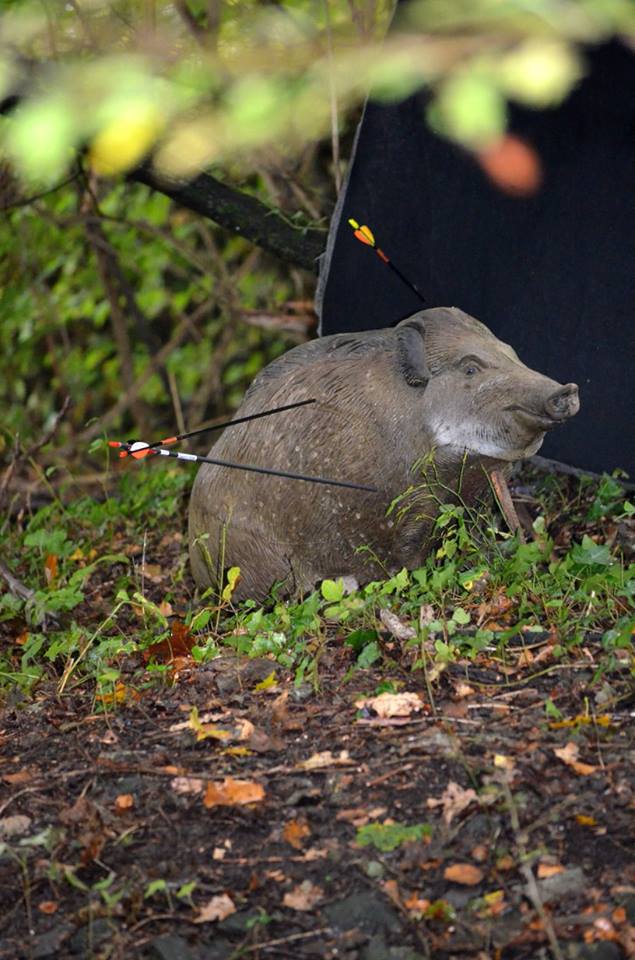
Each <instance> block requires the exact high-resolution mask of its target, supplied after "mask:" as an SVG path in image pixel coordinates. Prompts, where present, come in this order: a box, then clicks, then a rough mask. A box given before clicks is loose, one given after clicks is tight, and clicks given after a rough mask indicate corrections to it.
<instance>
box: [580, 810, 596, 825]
mask: <svg viewBox="0 0 635 960" xmlns="http://www.w3.org/2000/svg"><path fill="white" fill-rule="evenodd" d="M575 819H576V823H579V824H580V826H581V827H597V825H598V822H597V820H596V819H595V817H589V816H587V815H586V814H584V813H576V815H575Z"/></svg>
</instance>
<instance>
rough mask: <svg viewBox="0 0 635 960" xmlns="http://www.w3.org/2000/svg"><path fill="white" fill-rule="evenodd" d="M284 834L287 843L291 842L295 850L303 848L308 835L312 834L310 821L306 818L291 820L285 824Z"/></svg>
mask: <svg viewBox="0 0 635 960" xmlns="http://www.w3.org/2000/svg"><path fill="white" fill-rule="evenodd" d="M282 836H283V837H284V839H285V840H286V842H287V843H289V844H291V846H292V847H293V848H294V850H301V849H302V842H303V841H304V840H305V839H306V837H310V836H311V830H310V829H309V825H308V823H306V822H305V821H304V820H289V822H288V823H286V824H285V826H284V830H283V831H282Z"/></svg>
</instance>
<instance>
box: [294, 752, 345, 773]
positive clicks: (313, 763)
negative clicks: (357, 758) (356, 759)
mask: <svg viewBox="0 0 635 960" xmlns="http://www.w3.org/2000/svg"><path fill="white" fill-rule="evenodd" d="M352 763H353V760H351V758H350V754H349V752H348V750H340V752H339V754H338V756H337V757H334V756H333V754H332V752H331V751H330V750H324V751H322V753H314V754H312V755H311V756H310V757H309V758H308V760H303V761H302V762H301V763H299V764H298V767H300V768H301V769H302V770H321V769H322V768H323V767H347V766H350V765H351V764H352Z"/></svg>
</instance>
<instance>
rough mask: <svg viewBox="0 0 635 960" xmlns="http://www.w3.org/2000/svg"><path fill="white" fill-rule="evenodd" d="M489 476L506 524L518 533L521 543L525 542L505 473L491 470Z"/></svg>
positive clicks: (513, 531)
mask: <svg viewBox="0 0 635 960" xmlns="http://www.w3.org/2000/svg"><path fill="white" fill-rule="evenodd" d="M489 477H490V480H491V483H492V489H493V491H494V495H495V497H496V502H497V503H498V506H499V507H500V510H501V513H502V514H503V517H504V518H505V522H506V524H507V526H508V527H509V529H510V531H511V532H512V533H517V534H518V537H519V539H520V542H521V543H525V532H524V530H523V528H522V525H521V523H520V520H519V519H518V514H517V513H516V507H515V506H514V501H513V500H512V495H511V493H510V492H509V486H508V485H507V480H506V478H505V475H504V474H503V473H501V471H500V470H492V472H491V473H490V474H489Z"/></svg>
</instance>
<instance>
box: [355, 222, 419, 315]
mask: <svg viewBox="0 0 635 960" xmlns="http://www.w3.org/2000/svg"><path fill="white" fill-rule="evenodd" d="M348 222H349V225H350V226H351V227H352V228H353V236H354V237H355V239H356V240H359V242H360V243H363V244H365V245H366V246H367V247H370V248H371V250H374V251H375V253H376V254H377V256H378V257H379V259H380V260H381V261H382V263H385V264H386V266H388V267H390V269H391V270H392V272H393V273H396V274H397V276H398V277H399V279H400V280H401V282H402V283H404V284H405V285H406V286H407V287H408V288H409V289H410V290H412V292H413V293H414V294H416V296H417V297H419V300H421V303H425V302H426V298H425V297H424V295H423V294H422V293H421V291H420V290H419V288H418V287H417V285H416V284H415V283H413V282H412V280H409V279H408V277H407V276H406V275H405V274H404V273H402V272H401V270H400V269H399V267H398V266H397V265H396V264H395V263H394V262H393V261H392V260H391V259H390V257H388V256H387V255H386V254H385V253H384V251H383V250H382V249H381V247H378V246H377V241H376V240H375V235H374V233H373V231H372V230H371V229H370V227H368V226H366V224H363V225H362V226H361V227H360V225H359V223H358V222H357V220H353V219H350V220H349V221H348Z"/></svg>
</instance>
